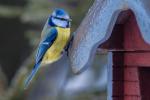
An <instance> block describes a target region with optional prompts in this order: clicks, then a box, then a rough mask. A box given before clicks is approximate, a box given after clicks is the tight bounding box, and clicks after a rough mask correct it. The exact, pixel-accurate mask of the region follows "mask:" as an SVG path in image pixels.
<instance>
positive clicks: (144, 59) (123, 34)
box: [100, 10, 150, 100]
mask: <svg viewBox="0 0 150 100" xmlns="http://www.w3.org/2000/svg"><path fill="white" fill-rule="evenodd" d="M122 14H123V15H127V17H128V18H125V19H126V20H124V18H123V20H124V21H121V19H122V18H120V17H122ZM118 19H119V22H121V23H118V22H116V25H115V27H114V29H113V32H112V35H111V37H110V38H109V39H108V40H107V41H106V42H105V43H103V44H102V45H101V46H100V47H101V48H105V49H109V50H112V49H113V80H112V81H113V96H112V97H113V100H150V99H149V98H150V95H149V93H150V92H149V93H148V92H147V91H146V90H145V91H144V89H146V86H148V89H149V91H150V85H148V84H150V81H146V80H144V82H146V85H143V84H144V83H142V82H141V81H143V79H144V77H142V75H143V76H144V75H145V77H148V74H147V73H148V72H140V76H141V77H140V78H139V70H138V69H139V68H141V67H147V68H148V67H150V45H149V44H147V43H146V42H145V41H144V39H143V37H142V34H141V32H140V29H139V26H138V24H137V21H136V18H135V16H134V13H133V12H132V11H131V10H128V11H125V12H122V13H121V15H119V18H118ZM149 73H150V71H149ZM146 75H147V76H146ZM149 75H150V74H149ZM149 77H150V76H149ZM147 80H149V79H147ZM141 84H142V85H141ZM117 86H118V87H119V88H118V87H117ZM141 89H142V90H141ZM143 96H144V97H145V98H148V99H145V98H141V97H143Z"/></svg>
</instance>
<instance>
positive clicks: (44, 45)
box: [25, 28, 57, 88]
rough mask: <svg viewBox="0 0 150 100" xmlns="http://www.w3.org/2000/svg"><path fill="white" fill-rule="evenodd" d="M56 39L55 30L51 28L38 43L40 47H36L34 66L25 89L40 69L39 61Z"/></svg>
mask: <svg viewBox="0 0 150 100" xmlns="http://www.w3.org/2000/svg"><path fill="white" fill-rule="evenodd" d="M56 37H57V30H56V28H51V29H50V32H49V33H48V34H47V36H46V37H45V38H44V39H43V41H42V42H41V43H40V45H39V47H38V51H37V55H36V61H35V65H34V67H33V70H32V72H31V74H30V75H29V77H28V78H27V79H26V81H25V88H26V87H27V86H28V85H29V84H30V82H31V80H32V79H33V77H34V76H35V74H36V73H37V71H38V69H39V68H40V64H41V61H42V59H43V56H44V55H45V53H46V51H47V49H48V48H50V47H51V45H52V44H53V42H54V41H55V39H56Z"/></svg>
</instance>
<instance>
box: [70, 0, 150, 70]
mask: <svg viewBox="0 0 150 100" xmlns="http://www.w3.org/2000/svg"><path fill="white" fill-rule="evenodd" d="M146 2H148V1H146V0H95V2H94V4H93V6H92V7H91V8H90V10H89V12H88V13H87V15H86V17H85V18H84V20H83V22H82V23H81V25H80V26H79V28H78V30H77V31H76V35H75V38H74V41H73V45H72V48H71V52H70V62H71V66H72V70H73V72H74V73H80V72H82V71H83V70H84V69H86V68H87V67H88V66H90V64H91V62H92V60H93V56H94V54H95V52H96V49H97V47H98V46H99V45H100V44H101V43H103V42H104V41H106V40H107V39H108V38H109V36H110V34H111V32H112V29H113V27H114V24H115V22H116V19H117V17H118V15H119V13H120V12H121V11H124V10H128V9H131V10H132V11H133V12H134V14H135V16H136V19H137V23H138V25H139V27H140V30H141V33H142V37H143V39H144V40H145V42H147V43H150V30H149V27H150V18H149V14H150V13H149V12H148V11H149V9H150V6H147V3H146ZM148 3H149V2H148Z"/></svg>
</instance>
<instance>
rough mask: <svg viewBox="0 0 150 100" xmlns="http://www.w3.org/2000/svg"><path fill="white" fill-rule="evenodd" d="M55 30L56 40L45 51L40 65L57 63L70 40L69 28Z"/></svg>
mask: <svg viewBox="0 0 150 100" xmlns="http://www.w3.org/2000/svg"><path fill="white" fill-rule="evenodd" d="M56 29H57V32H58V34H57V38H56V40H55V41H54V43H53V44H52V46H51V47H50V48H49V49H48V50H47V52H46V54H45V56H44V58H43V60H42V64H49V63H53V62H55V61H57V60H58V59H59V58H60V57H61V53H62V51H63V49H64V48H65V46H66V44H67V42H68V40H69V38H70V28H60V27H56Z"/></svg>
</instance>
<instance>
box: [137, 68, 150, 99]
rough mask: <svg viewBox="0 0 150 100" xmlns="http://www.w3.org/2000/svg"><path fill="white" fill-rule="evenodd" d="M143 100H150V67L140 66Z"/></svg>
mask: <svg viewBox="0 0 150 100" xmlns="http://www.w3.org/2000/svg"><path fill="white" fill-rule="evenodd" d="M139 73H140V75H139V76H140V77H139V78H140V89H141V95H142V100H150V68H147V67H144V68H139Z"/></svg>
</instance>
